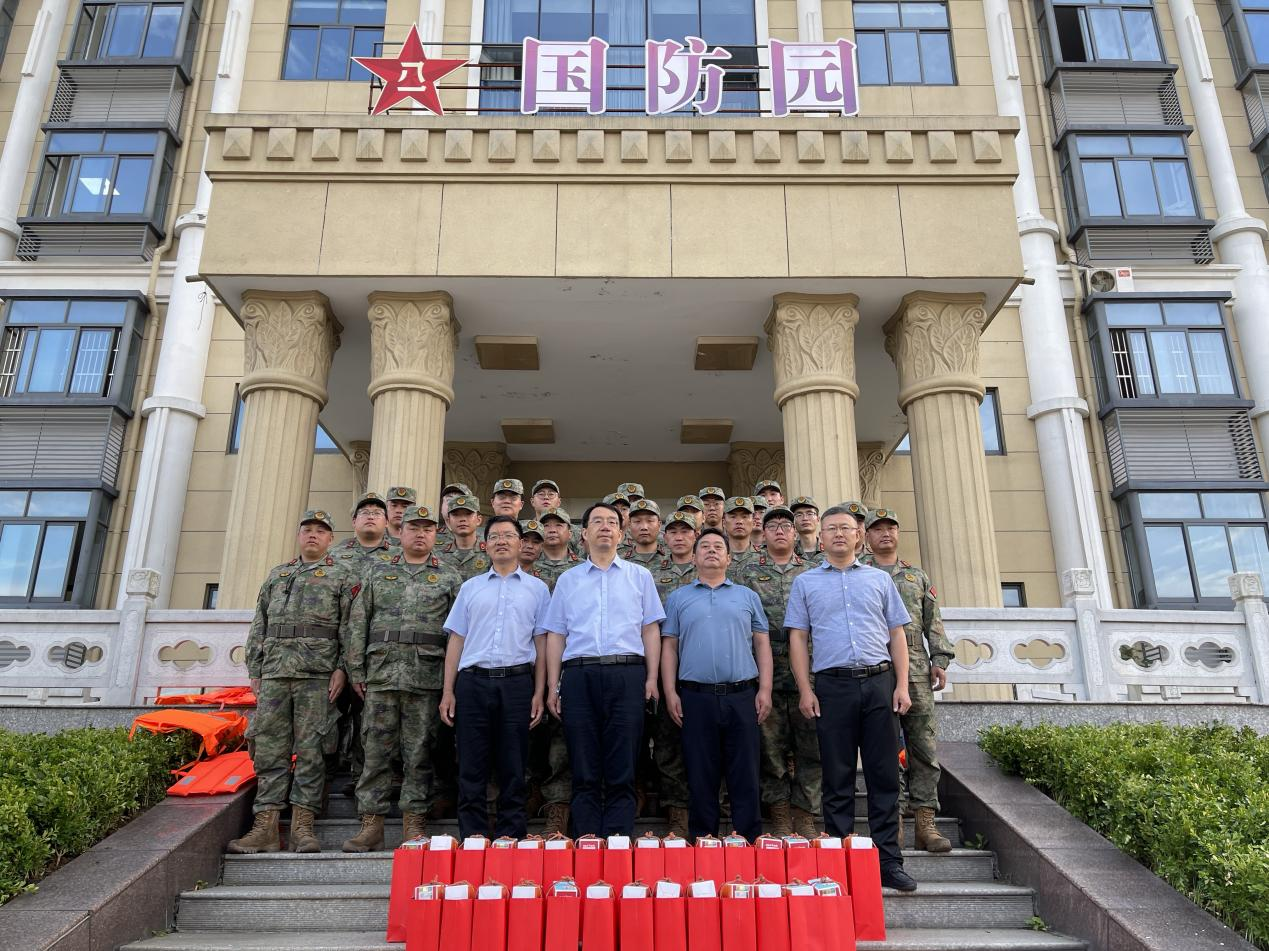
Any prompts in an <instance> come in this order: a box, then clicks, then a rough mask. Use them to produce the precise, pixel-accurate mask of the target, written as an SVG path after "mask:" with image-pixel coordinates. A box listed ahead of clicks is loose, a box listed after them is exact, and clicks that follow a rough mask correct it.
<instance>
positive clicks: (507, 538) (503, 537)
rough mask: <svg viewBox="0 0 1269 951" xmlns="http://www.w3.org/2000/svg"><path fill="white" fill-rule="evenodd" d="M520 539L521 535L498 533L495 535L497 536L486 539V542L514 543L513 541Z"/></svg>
mask: <svg viewBox="0 0 1269 951" xmlns="http://www.w3.org/2000/svg"><path fill="white" fill-rule="evenodd" d="M519 537H520V536H519V535H514V534H512V533H511V532H497V533H495V534H493V535H490V536H488V537H487V538H486V539H485V541H487V542H512V541H515V540H516V539H517V538H519Z"/></svg>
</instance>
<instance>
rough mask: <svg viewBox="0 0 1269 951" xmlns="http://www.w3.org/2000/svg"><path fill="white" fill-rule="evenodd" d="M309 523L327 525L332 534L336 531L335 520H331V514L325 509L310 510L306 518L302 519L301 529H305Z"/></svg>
mask: <svg viewBox="0 0 1269 951" xmlns="http://www.w3.org/2000/svg"><path fill="white" fill-rule="evenodd" d="M309 522H317V523H318V524H320V525H325V526H326V527H327V528H329V529H330V530H331V531H332V532H333V531H334V530H335V520H334V519H333V518H331V514H330V512H328V511H326V510H325V509H309V510H308V511H307V512H305V513H304V517H303V518H301V519H300V528H303V527H304V526H305V525H307V524H308V523H309Z"/></svg>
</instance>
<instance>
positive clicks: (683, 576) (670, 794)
mask: <svg viewBox="0 0 1269 951" xmlns="http://www.w3.org/2000/svg"><path fill="white" fill-rule="evenodd" d="M648 570H649V571H651V572H652V580H653V581H655V582H656V586H657V597H659V598H660V599H661V603H662V604H665V599H666V598H668V597H669V596H670V594H671V593H672V592H674V591H677V590H678V589H679V588H681V587H683V586H684V585H689V584H691V583H692V582H693V581H695V580H696V565H695V564H694V563H693V562H690V561H689V562H687V563H686V564H682V565H680V564H676V563H675V562H674V560H673V559H672V558H670V557H669V556H668V555H667V556H666V557H665V558H663V559H661V561H660V562H659V563H658V564H656V565H648ZM652 762H653V763H655V764H656V768H657V773H658V775H659V777H660V783H661V805H662V806H665V807H666V808H670V809H686V808H687V767H686V766H685V765H684V763H683V728H682V727H681V726H679V725H678V724H677V723H675V722H674V721H673V720H671V719H670V712H669V709H668V707H667V706H666V705H665V704H664V703H662V704H661V705H660V707H659V708H658V709H657V721H656V726H655V727H654V730H653V734H652Z"/></svg>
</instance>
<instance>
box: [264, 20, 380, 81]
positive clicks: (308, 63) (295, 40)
mask: <svg viewBox="0 0 1269 951" xmlns="http://www.w3.org/2000/svg"><path fill="white" fill-rule="evenodd" d="M387 9H388V5H387V0H292V3H291V19H290V21H289V24H288V26H287V30H286V54H285V57H284V58H283V60H282V78H283V79H323V80H343V79H349V80H369V79H370V74H369V73H368V72H366V70H365V69H363V68H362V67H360V66H358V65H357V64H356V63H354V62H353V61H352V57H354V56H375V55H378V52H379V51H378V50H377V49H376V46H381V45H382V43H383V24H384V17H385V16H386V14H387Z"/></svg>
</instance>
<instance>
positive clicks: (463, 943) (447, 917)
mask: <svg viewBox="0 0 1269 951" xmlns="http://www.w3.org/2000/svg"><path fill="white" fill-rule="evenodd" d="M475 891H476V890H475V889H474V888H473V887H472V886H471V885H469V884H467V883H466V882H459V883H458V884H457V885H447V886H446V888H445V898H444V899H443V900H442V901H441V939H440V946H441V947H442V948H445V949H446V951H463V949H464V948H470V947H471V927H472V913H473V912H474V911H475V909H474V908H473V907H472V906H473V905H475V904H476V902H475V900H474V899H473V897H472V896H473V895H474V893H475Z"/></svg>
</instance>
